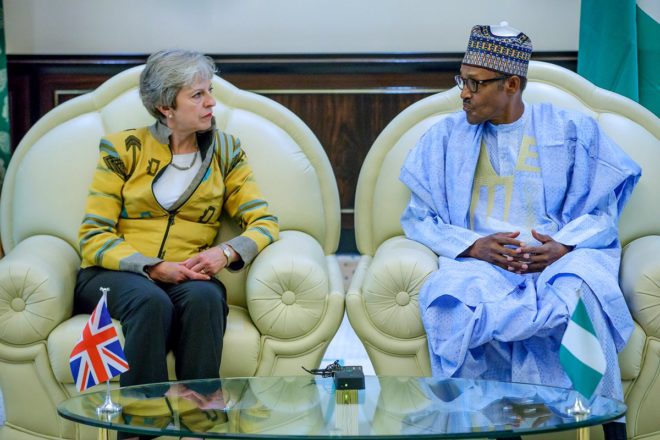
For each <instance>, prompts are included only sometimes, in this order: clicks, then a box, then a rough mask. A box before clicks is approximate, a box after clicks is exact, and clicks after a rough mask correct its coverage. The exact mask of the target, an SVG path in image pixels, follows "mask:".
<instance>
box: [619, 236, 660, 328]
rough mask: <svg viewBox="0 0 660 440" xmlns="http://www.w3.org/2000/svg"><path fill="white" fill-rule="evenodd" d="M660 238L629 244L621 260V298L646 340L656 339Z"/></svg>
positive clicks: (659, 314)
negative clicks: (647, 337) (623, 298)
mask: <svg viewBox="0 0 660 440" xmlns="http://www.w3.org/2000/svg"><path fill="white" fill-rule="evenodd" d="M658 249H660V236H658V235H651V236H647V237H642V238H638V239H637V240H634V241H632V242H630V243H629V244H628V245H627V246H626V247H625V248H624V249H623V253H622V257H621V271H620V275H619V277H620V281H621V288H622V290H623V295H624V296H625V298H626V302H627V303H628V308H630V313H631V314H632V316H633V318H635V321H637V323H638V324H639V325H640V326H641V327H642V328H643V329H644V331H645V332H646V334H647V336H654V337H656V338H660V254H658Z"/></svg>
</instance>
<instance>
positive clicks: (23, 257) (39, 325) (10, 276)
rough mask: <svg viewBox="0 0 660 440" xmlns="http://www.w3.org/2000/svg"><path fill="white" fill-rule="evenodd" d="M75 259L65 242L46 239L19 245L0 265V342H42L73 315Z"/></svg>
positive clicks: (30, 240) (39, 237)
mask: <svg viewBox="0 0 660 440" xmlns="http://www.w3.org/2000/svg"><path fill="white" fill-rule="evenodd" d="M79 267H80V257H79V256H78V253H77V252H76V250H75V249H74V248H73V247H71V245H70V244H69V243H67V242H66V241H64V240H62V239H60V238H57V237H53V236H47V235H36V236H32V237H29V238H27V239H26V240H23V241H22V242H20V243H19V244H18V246H16V247H15V248H14V249H12V250H11V251H10V252H8V253H7V255H5V257H4V258H3V259H2V260H0V286H2V288H0V323H1V324H0V341H2V342H5V343H8V344H14V345H25V344H32V343H34V342H37V341H40V340H45V339H46V338H47V336H48V334H49V333H50V332H51V331H52V330H53V329H54V328H55V327H56V326H57V325H58V324H60V323H61V322H63V321H64V320H65V319H67V318H69V317H71V313H72V311H73V289H74V286H75V282H76V273H77V271H78V268H79Z"/></svg>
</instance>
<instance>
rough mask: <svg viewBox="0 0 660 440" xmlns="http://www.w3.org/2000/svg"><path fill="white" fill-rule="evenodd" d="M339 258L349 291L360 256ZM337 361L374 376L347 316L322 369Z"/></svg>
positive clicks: (346, 255)
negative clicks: (354, 366)
mask: <svg viewBox="0 0 660 440" xmlns="http://www.w3.org/2000/svg"><path fill="white" fill-rule="evenodd" d="M337 258H338V259H339V266H340V268H341V271H342V275H343V276H344V288H345V290H348V285H349V284H350V282H351V278H352V277H353V273H354V272H355V267H356V266H357V263H358V260H359V259H360V256H359V255H356V254H344V255H338V256H337ZM335 360H338V361H339V363H340V364H341V365H359V366H361V367H362V371H363V372H364V374H365V375H373V374H374V368H373V366H372V365H371V361H369V356H368V355H367V352H366V350H365V349H364V345H362V342H360V340H359V339H358V337H357V335H356V334H355V332H354V331H353V328H352V327H351V324H350V323H349V322H348V317H347V316H346V314H344V320H343V321H342V323H341V326H340V327H339V330H338V331H337V334H336V335H335V337H334V339H333V340H332V342H330V345H329V346H328V349H327V350H326V352H325V356H324V358H323V361H322V362H321V367H324V366H326V365H327V364H330V363H332V362H334V361H335Z"/></svg>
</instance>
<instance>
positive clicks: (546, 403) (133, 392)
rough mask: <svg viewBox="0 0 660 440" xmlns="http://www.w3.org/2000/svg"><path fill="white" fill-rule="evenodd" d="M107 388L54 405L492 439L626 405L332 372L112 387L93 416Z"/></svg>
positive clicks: (154, 418) (110, 421) (127, 428)
mask: <svg viewBox="0 0 660 440" xmlns="http://www.w3.org/2000/svg"><path fill="white" fill-rule="evenodd" d="M105 395H106V392H105V389H104V388H103V389H102V390H100V391H95V392H90V393H86V394H81V395H78V396H74V397H72V398H70V399H68V400H66V401H64V402H62V403H61V404H60V405H59V406H58V412H59V414H60V415H61V416H63V417H64V418H66V419H70V420H73V421H76V422H79V423H83V424H86V425H92V426H97V427H102V428H107V429H111V430H119V431H124V432H130V433H134V434H151V435H171V436H196V437H205V438H233V439H253V438H285V437H286V438H311V439H324V438H329V437H333V438H336V437H351V438H353V439H367V438H369V439H377V438H383V439H397V438H409V437H414V438H444V437H446V438H484V437H489V438H494V437H507V436H513V435H524V434H532V433H542V432H550V431H561V430H567V429H576V428H579V427H584V426H591V425H598V424H601V423H603V422H606V421H610V420H614V419H617V418H619V417H620V416H622V415H623V414H624V413H625V411H626V406H625V405H624V404H623V403H621V402H619V401H616V400H612V399H607V398H604V397H599V396H597V397H594V398H593V399H592V400H591V401H590V402H588V405H589V409H590V411H591V413H590V414H589V415H586V416H579V417H576V416H572V415H570V414H569V413H568V409H569V408H571V407H573V405H574V403H575V400H576V393H575V391H570V390H565V389H561V388H554V387H546V386H540V385H528V384H518V383H505V382H494V381H479V380H464V379H446V380H440V379H433V378H423V377H422V378H418V377H375V376H367V377H366V378H365V389H364V390H359V391H336V390H335V388H334V382H333V380H332V378H320V377H312V376H297V377H253V378H231V379H229V378H227V379H222V380H219V379H215V380H197V381H185V382H172V383H161V384H150V385H145V386H135V387H126V388H122V389H118V390H113V391H112V393H111V396H112V401H113V402H115V403H119V404H120V405H121V406H122V410H121V411H120V412H119V413H118V414H117V415H116V416H114V417H107V416H99V415H97V411H96V408H97V407H98V406H100V405H101V404H103V402H104V399H105Z"/></svg>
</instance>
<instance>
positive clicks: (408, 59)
mask: <svg viewBox="0 0 660 440" xmlns="http://www.w3.org/2000/svg"><path fill="white" fill-rule="evenodd" d="M7 58H8V59H7V64H8V76H9V101H10V102H9V106H10V107H9V108H10V122H11V140H12V149H13V148H15V147H16V145H17V144H18V143H19V141H20V139H21V138H22V137H23V136H24V135H25V133H26V132H27V131H28V130H29V128H30V127H31V126H32V125H33V124H34V123H35V122H36V121H37V120H38V119H39V118H40V117H41V116H42V115H44V114H45V113H46V112H48V111H49V110H51V109H52V108H53V107H55V106H56V105H58V104H61V103H62V102H64V101H66V100H68V99H71V98H72V97H74V96H77V95H79V94H81V93H85V92H86V91H89V90H93V89H95V88H96V87H98V86H99V85H100V84H101V83H103V82H104V81H105V80H107V79H108V78H110V77H111V76H113V75H115V74H117V73H118V72H120V71H122V70H125V69H128V68H130V67H133V66H136V65H139V64H142V63H144V61H145V60H146V55H135V56H53V55H49V56H21V55H9V56H8V57H7ZM212 58H213V59H214V60H215V61H216V63H217V65H218V67H219V69H220V72H219V74H220V76H222V77H223V78H224V79H226V80H227V81H229V82H231V83H232V84H234V85H236V86H237V87H239V88H241V89H245V90H251V91H254V92H256V93H260V94H263V95H265V96H267V97H269V98H271V99H273V100H275V101H277V102H279V103H281V104H282V105H284V106H285V107H287V108H289V109H290V110H292V111H293V112H294V113H296V114H297V115H298V116H299V117H300V118H301V119H302V120H303V121H305V123H307V125H309V127H310V128H311V130H312V131H313V132H314V133H315V134H316V135H317V137H318V138H319V140H320V142H321V144H322V145H323V147H324V148H325V151H326V153H327V155H328V157H329V159H330V162H331V164H332V167H333V170H334V173H335V177H336V179H337V184H338V187H339V193H340V201H341V208H342V228H343V235H342V248H343V249H340V250H342V251H354V250H355V246H354V242H353V240H352V227H353V214H352V211H353V204H354V197H355V187H356V184H357V178H358V175H359V172H360V167H361V165H362V162H363V161H364V158H365V156H366V155H367V153H368V151H369V148H370V146H371V145H372V144H373V142H374V140H375V139H376V137H377V136H378V134H379V133H380V132H381V131H382V130H383V128H384V127H385V126H386V125H387V124H388V123H389V122H390V121H391V120H392V119H393V118H394V117H395V116H396V115H397V114H399V113H400V112H401V111H402V110H403V109H405V108H406V107H408V106H409V105H411V104H413V103H415V102H417V101H418V100H420V99H422V98H424V97H426V96H428V95H430V94H432V93H435V92H437V91H440V90H443V89H446V88H449V87H452V86H453V79H452V78H453V76H454V74H455V73H456V72H457V71H458V69H459V67H460V63H461V59H462V55H461V54H381V55H268V56H262V55H237V56H224V55H214V56H212ZM533 59H537V60H542V61H548V62H552V63H555V64H559V65H562V66H563V67H566V68H569V69H571V70H575V68H576V59H577V56H576V54H575V53H536V54H534V56H533ZM346 237H350V239H346Z"/></svg>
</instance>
